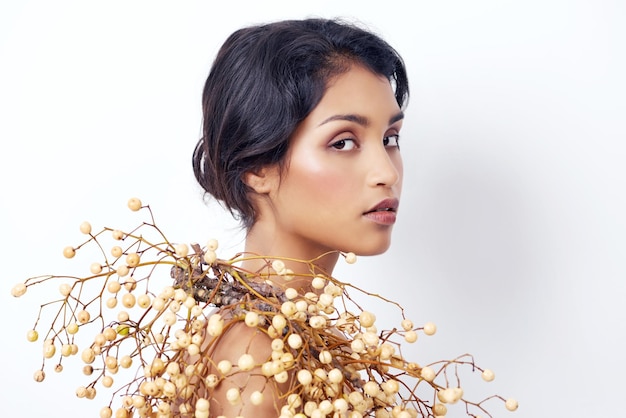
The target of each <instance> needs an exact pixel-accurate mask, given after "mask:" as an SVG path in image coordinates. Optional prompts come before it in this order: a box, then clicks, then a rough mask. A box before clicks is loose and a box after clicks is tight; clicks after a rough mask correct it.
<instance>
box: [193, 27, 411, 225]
mask: <svg viewBox="0 0 626 418" xmlns="http://www.w3.org/2000/svg"><path fill="white" fill-rule="evenodd" d="M353 64H359V65H362V66H364V67H365V68H367V69H369V70H370V71H372V72H373V73H374V74H377V75H381V76H384V77H386V78H387V79H388V80H389V81H390V83H392V85H393V86H394V89H395V90H394V91H395V98H396V101H397V102H398V105H399V106H400V107H401V108H403V107H404V104H405V103H406V101H407V99H408V93H409V86H408V80H407V75H406V69H405V67H404V63H403V61H402V58H401V57H400V55H399V54H398V53H397V52H396V51H395V50H394V49H393V48H392V47H391V46H389V45H388V44H387V43H386V42H385V41H384V40H382V39H381V38H380V37H379V36H377V35H375V34H373V33H372V32H370V31H368V30H365V29H362V28H360V27H358V26H356V25H354V24H350V23H346V22H342V21H338V20H327V19H305V20H287V21H279V22H275V23H269V24H263V25H258V26H252V27H247V28H243V29H239V30H237V31H236V32H234V33H233V34H232V35H231V36H230V37H229V38H228V39H227V40H226V42H225V43H224V45H222V47H221V49H220V50H219V52H218V54H217V57H216V59H215V61H214V62H213V65H212V67H211V70H210V73H209V76H208V78H207V80H206V83H205V86H204V91H203V95H202V109H203V118H204V121H203V131H202V133H203V135H202V138H201V139H200V140H199V141H198V144H197V145H196V147H195V150H194V153H193V170H194V174H195V176H196V179H197V180H198V182H199V183H200V185H201V186H202V188H203V189H204V190H205V192H206V193H208V194H210V195H212V196H213V197H214V198H215V199H217V200H218V201H220V202H221V203H222V205H224V206H225V207H226V208H227V209H228V210H229V211H230V212H231V213H232V214H233V215H234V216H235V218H237V219H239V220H240V221H241V223H242V224H243V226H244V227H246V228H248V227H250V226H252V224H253V223H254V221H255V220H256V213H255V208H254V205H253V204H252V202H251V200H250V196H249V194H250V191H251V189H250V188H249V187H248V186H247V185H246V184H245V183H244V181H243V176H244V174H245V173H249V172H254V171H255V170H258V169H260V168H262V167H264V166H268V165H272V164H276V163H278V164H282V163H283V162H284V157H285V155H286V153H287V150H288V147H289V141H290V137H291V135H292V133H293V132H294V131H295V129H296V127H297V126H298V124H299V123H300V122H302V120H304V119H305V118H306V117H307V115H308V114H309V113H310V112H311V111H312V110H313V109H314V108H315V106H317V104H318V103H319V101H320V100H321V98H322V96H323V95H324V92H325V90H326V88H327V85H328V82H329V81H330V79H331V78H333V77H336V76H337V75H339V74H342V73H344V72H346V71H348V70H349V69H350V66H351V65H353Z"/></svg>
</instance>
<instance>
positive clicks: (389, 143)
mask: <svg viewBox="0 0 626 418" xmlns="http://www.w3.org/2000/svg"><path fill="white" fill-rule="evenodd" d="M399 142H400V136H399V135H389V136H386V137H384V138H383V145H384V146H386V147H396V148H400V143H399Z"/></svg>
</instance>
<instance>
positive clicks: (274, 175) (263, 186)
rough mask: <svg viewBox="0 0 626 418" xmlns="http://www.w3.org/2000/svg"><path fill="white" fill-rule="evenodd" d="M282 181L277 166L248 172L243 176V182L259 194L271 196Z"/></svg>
mask: <svg viewBox="0 0 626 418" xmlns="http://www.w3.org/2000/svg"><path fill="white" fill-rule="evenodd" d="M279 179H280V173H279V168H278V165H277V164H273V165H269V166H264V167H262V168H260V169H258V170H254V171H248V172H246V173H244V175H243V182H244V183H245V184H246V185H247V186H248V187H250V188H251V189H252V190H254V191H255V192H256V193H258V194H269V193H270V192H272V191H273V190H275V188H276V187H277V185H278V183H279Z"/></svg>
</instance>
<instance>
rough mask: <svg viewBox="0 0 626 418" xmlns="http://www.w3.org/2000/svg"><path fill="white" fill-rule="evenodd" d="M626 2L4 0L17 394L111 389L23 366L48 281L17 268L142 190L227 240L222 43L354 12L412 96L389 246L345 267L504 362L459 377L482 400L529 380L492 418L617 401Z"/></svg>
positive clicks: (342, 273)
mask: <svg viewBox="0 0 626 418" xmlns="http://www.w3.org/2000/svg"><path fill="white" fill-rule="evenodd" d="M214 4H215V5H214ZM625 4H626V3H624V2H621V1H619V0H614V1H592V0H589V1H582V0H577V1H558V0H544V1H540V0H527V1H505V0H493V1H488V0H476V1H467V0H458V1H445V0H441V1H415V2H408V1H407V2H404V3H403V2H399V1H397V2H365V1H363V0H360V1H345V2H338V1H310V2H306V3H305V2H295V1H289V2H287V1H266V2H262V1H229V2H209V1H206V2H194V1H186V2H176V3H175V2H169V3H165V2H160V1H150V2H141V1H138V2H129V1H124V2H122V1H109V2H90V1H77V2H67V1H55V2H47V1H20V2H17V1H16V2H11V3H10V4H9V1H4V2H2V4H1V5H0V140H1V141H2V150H1V153H0V179H1V180H0V181H1V194H0V199H1V203H0V231H2V243H1V244H0V245H1V246H2V255H3V263H2V286H1V288H0V290H1V292H0V298H1V299H0V300H1V303H2V312H3V317H4V318H5V319H4V321H3V323H2V324H3V325H2V328H3V330H2V335H3V339H2V340H3V341H2V344H1V345H0V347H1V348H0V349H1V350H2V351H1V355H0V358H1V362H2V364H1V370H2V374H3V381H4V383H3V385H2V387H3V389H2V391H0V400H2V404H3V411H2V415H3V416H7V417H34V416H46V417H53V418H58V417H67V416H74V417H79V416H80V417H88V416H91V417H95V416H97V415H98V414H97V411H98V410H99V408H100V405H101V404H104V403H106V402H107V401H108V399H105V398H100V399H99V401H96V402H89V401H85V400H78V399H76V398H75V396H74V394H73V393H74V388H75V386H77V385H78V384H79V383H86V379H84V378H83V377H82V375H80V373H79V372H72V371H71V370H69V369H68V370H66V371H65V372H64V373H63V374H61V375H56V374H54V373H53V372H52V371H50V369H48V370H49V372H48V378H47V379H46V381H45V382H44V383H41V384H37V383H35V382H34V381H33V380H32V373H33V371H34V370H36V369H37V368H38V367H39V365H40V358H41V357H40V354H41V351H40V350H41V349H40V347H39V344H30V343H28V342H27V341H26V339H25V333H26V331H27V330H28V329H29V328H30V327H32V324H33V322H34V320H35V318H36V313H37V307H38V304H39V303H41V302H42V301H43V300H44V299H43V298H44V296H45V295H41V294H39V295H37V294H36V293H37V292H32V293H33V294H30V293H31V292H30V291H29V294H27V295H26V296H25V297H24V298H23V299H19V300H16V299H13V298H12V297H11V296H10V295H9V291H10V288H11V287H12V286H13V284H15V283H17V282H19V281H21V280H23V279H25V278H26V277H29V276H34V275H38V274H43V273H59V272H63V271H65V270H66V269H68V268H70V264H69V262H68V261H66V260H64V259H63V258H62V257H61V255H60V254H61V249H62V248H63V247H64V246H65V245H71V244H76V243H78V242H80V241H81V240H82V236H81V235H80V233H79V232H78V225H79V224H80V222H82V221H83V220H85V219H87V220H90V221H91V222H92V223H93V224H94V227H101V226H105V225H107V226H113V227H115V226H117V225H118V223H119V222H122V223H124V224H126V223H128V220H129V219H131V220H132V219H134V218H133V217H132V216H133V215H132V214H130V212H128V211H127V210H126V208H125V202H126V200H127V198H128V197H130V196H135V195H136V196H139V197H141V198H142V199H143V201H144V202H146V203H149V204H150V205H151V206H152V208H153V209H154V211H155V212H156V216H157V220H158V222H159V224H160V225H161V227H162V228H163V229H165V231H166V233H167V235H168V236H169V237H170V239H172V240H175V241H199V242H204V241H205V240H206V239H208V238H210V237H217V238H219V239H220V241H221V243H222V249H221V251H222V253H221V254H220V255H222V256H229V255H232V253H234V251H235V250H236V249H237V248H239V246H240V245H241V239H242V238H241V234H237V233H236V231H237V225H236V224H235V223H234V222H232V221H231V220H230V219H229V218H228V216H226V215H225V214H224V213H223V212H222V211H221V209H220V208H219V207H217V206H216V205H214V204H213V205H210V206H209V207H207V206H206V205H205V204H204V203H203V201H202V195H201V193H200V190H199V188H198V187H197V186H196V185H195V183H194V180H193V177H192V172H191V164H190V156H191V151H192V148H193V146H194V144H195V142H196V139H197V138H198V136H199V132H200V116H201V115H200V94H201V89H202V85H203V82H204V78H205V76H206V74H207V72H208V68H209V65H210V63H211V60H212V58H213V56H214V55H215V53H216V50H217V48H218V47H219V45H220V44H221V43H222V42H223V41H224V39H225V38H226V37H227V36H228V34H230V33H231V32H232V31H233V30H235V29H237V28H239V27H241V26H243V25H247V24H251V23H259V22H264V21H271V20H277V19H282V18H303V17H307V16H324V17H336V16H339V17H349V18H351V19H356V20H359V21H361V22H364V23H365V24H367V25H369V27H370V28H372V29H374V30H375V31H377V32H379V33H380V34H381V35H382V36H383V37H384V38H386V39H387V40H388V41H389V42H390V43H391V44H392V45H394V46H395V47H396V48H397V49H398V50H399V51H400V53H401V54H402V55H403V56H404V58H405V60H406V63H407V65H408V68H409V75H410V81H411V83H412V84H411V87H412V97H411V102H410V106H409V108H408V111H407V118H406V123H405V128H404V130H403V138H402V152H403V156H404V159H405V166H406V170H405V191H404V195H403V200H402V205H401V206H402V207H401V213H400V218H399V222H398V224H397V228H396V230H395V238H394V244H393V246H392V249H391V250H390V251H389V252H388V253H387V254H385V255H383V256H380V257H377V258H372V259H362V260H360V261H359V262H358V263H357V264H356V265H355V266H344V265H342V266H340V267H339V268H338V270H337V271H336V273H337V276H338V277H340V278H341V279H343V280H350V281H353V282H354V283H356V284H358V285H360V286H362V287H363V288H365V289H368V290H372V291H374V292H379V293H382V294H384V295H385V296H388V297H390V298H392V299H395V300H397V301H399V302H401V303H402V304H403V305H404V306H405V308H406V310H407V314H408V316H410V317H411V318H413V319H414V320H415V321H416V322H418V323H423V322H425V321H427V320H432V321H434V322H436V323H437V324H438V326H439V332H438V334H437V335H436V336H435V337H433V338H429V339H421V340H420V341H418V343H417V345H416V347H415V348H414V349H411V351H410V353H411V355H414V356H416V358H417V360H418V361H423V362H426V361H432V360H435V359H438V358H444V357H452V356H455V355H457V354H462V353H464V352H471V353H473V354H475V356H476V359H477V361H478V363H480V364H481V365H483V366H486V367H490V368H493V369H494V370H495V371H496V374H497V378H496V380H495V381H494V382H493V383H490V384H486V383H482V382H479V380H480V379H479V378H478V377H477V376H467V377H465V378H464V380H465V381H467V386H468V389H467V390H466V393H468V392H469V393H468V395H469V396H470V397H471V393H472V390H475V392H474V393H482V391H483V390H486V391H487V392H489V393H490V392H497V393H500V394H502V395H504V396H505V397H508V396H514V397H516V398H518V399H519V401H520V409H519V410H518V411H517V412H515V413H508V412H507V411H505V410H504V408H503V407H502V405H500V404H499V403H497V402H493V403H492V404H491V409H492V411H493V413H494V416H496V417H507V416H511V417H518V418H521V417H533V418H536V417H549V416H559V417H565V416H568V417H591V416H596V417H599V416H614V417H615V416H621V415H622V414H623V412H622V411H623V409H624V408H623V398H624V396H623V395H624V377H625V376H626V365H625V364H626V360H625V358H624V353H625V352H626V344H625V342H624V332H625V325H624V322H625V320H626V309H625V307H624V304H625V301H626V300H625V296H626V284H625V283H626V257H625V251H626V220H625V214H626V196H625V191H626V187H625V186H626V168H625V166H626V164H624V161H625V160H626V146H625V145H624V141H625V140H626V128H625V124H624V116H625V114H626V100H625V97H626V82H625V81H624V74H626V58H625V54H626V29H625V27H626V26H625V25H624V22H625V21H626V6H625ZM409 5H410V6H409ZM48 291H49V292H51V294H49V295H48V296H47V297H50V298H51V297H52V293H53V292H55V291H56V289H55V287H54V286H52V288H50V289H49V290H48ZM389 311H390V312H391V310H389ZM379 312H381V313H380V314H379V317H381V319H380V321H381V322H382V323H385V324H387V326H395V325H396V322H395V320H396V318H397V316H395V313H394V314H393V315H394V316H393V317H392V315H391V313H390V315H389V316H387V315H383V314H382V312H383V311H379ZM392 318H393V319H392ZM420 356H421V357H420ZM422 359H424V360H422ZM475 377H476V378H475ZM470 382H476V384H474V383H470ZM485 386H487V388H486V389H485ZM449 416H451V417H460V416H464V414H463V411H462V410H461V408H453V409H451V412H450V414H449Z"/></svg>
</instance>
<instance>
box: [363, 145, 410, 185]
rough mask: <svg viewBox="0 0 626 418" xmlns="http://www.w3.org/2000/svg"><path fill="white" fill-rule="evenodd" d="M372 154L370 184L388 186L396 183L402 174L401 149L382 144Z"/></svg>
mask: <svg viewBox="0 0 626 418" xmlns="http://www.w3.org/2000/svg"><path fill="white" fill-rule="evenodd" d="M372 154H373V156H372V159H371V166H370V170H369V171H370V181H369V183H370V185H372V186H386V187H391V186H394V185H396V184H397V183H398V182H399V181H400V177H401V175H402V160H401V158H400V154H399V151H398V150H397V149H387V148H385V147H384V146H381V147H380V148H377V149H376V150H375V152H372Z"/></svg>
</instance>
